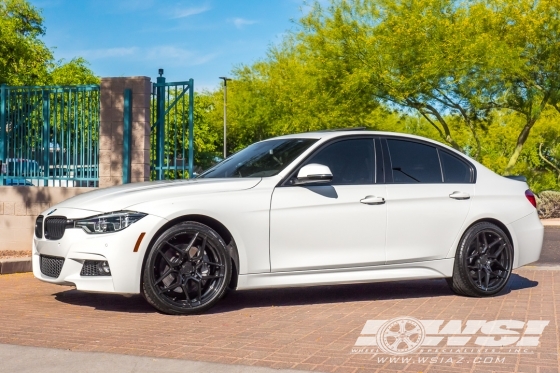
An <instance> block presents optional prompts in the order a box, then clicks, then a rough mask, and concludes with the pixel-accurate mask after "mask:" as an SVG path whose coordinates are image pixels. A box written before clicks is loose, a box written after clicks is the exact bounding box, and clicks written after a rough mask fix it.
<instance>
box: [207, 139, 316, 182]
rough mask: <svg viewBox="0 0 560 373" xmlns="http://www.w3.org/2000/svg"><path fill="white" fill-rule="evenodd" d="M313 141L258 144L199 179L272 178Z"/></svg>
mask: <svg viewBox="0 0 560 373" xmlns="http://www.w3.org/2000/svg"><path fill="white" fill-rule="evenodd" d="M316 141H317V139H278V140H268V141H263V142H259V143H256V144H253V145H250V146H248V147H247V148H245V149H243V150H241V151H240V152H238V153H235V154H234V155H232V156H231V157H229V158H226V159H225V160H224V161H223V162H221V163H219V164H217V165H216V166H214V167H212V168H211V169H209V170H208V171H206V172H204V173H203V174H202V175H200V176H199V177H200V178H224V177H266V176H274V175H276V174H278V173H279V172H280V171H282V170H283V169H284V168H286V166H288V165H289V164H290V163H292V161H293V160H294V159H296V158H297V157H298V156H299V155H300V154H301V153H303V152H304V151H305V150H307V149H308V148H309V147H310V146H311V145H312V144H313V143H315V142H316Z"/></svg>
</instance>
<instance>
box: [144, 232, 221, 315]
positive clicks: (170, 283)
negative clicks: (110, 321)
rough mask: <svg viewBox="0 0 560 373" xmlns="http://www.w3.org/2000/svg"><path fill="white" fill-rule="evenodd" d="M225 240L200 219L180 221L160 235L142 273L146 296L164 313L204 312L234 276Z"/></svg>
mask: <svg viewBox="0 0 560 373" xmlns="http://www.w3.org/2000/svg"><path fill="white" fill-rule="evenodd" d="M231 273H232V268H231V258H230V256H229V253H228V251H227V249H226V244H225V242H224V240H222V238H221V237H220V236H219V235H218V233H216V231H214V230H213V229H212V228H210V227H208V226H206V225H204V224H200V223H197V222H182V223H178V224H176V225H174V226H172V227H171V228H169V229H168V230H166V231H165V232H163V234H162V235H161V236H159V237H158V239H157V240H156V242H155V243H154V244H153V245H152V247H151V249H150V250H149V252H148V256H147V258H146V263H145V266H144V272H143V274H142V285H143V286H142V289H143V295H144V298H146V300H147V301H148V303H150V304H151V305H152V306H154V307H155V308H156V309H158V310H159V311H161V312H163V313H167V314H170V315H190V314H197V313H201V312H204V311H206V310H208V309H209V308H211V307H212V306H214V305H215V304H216V302H218V301H219V300H220V298H222V297H223V295H224V292H225V291H226V289H227V287H228V284H229V283H230V279H231Z"/></svg>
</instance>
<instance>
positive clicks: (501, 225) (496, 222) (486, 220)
mask: <svg viewBox="0 0 560 373" xmlns="http://www.w3.org/2000/svg"><path fill="white" fill-rule="evenodd" d="M478 223H491V224H494V225H496V226H498V228H500V229H501V230H503V231H504V233H505V234H506V235H507V237H508V239H509V242H510V243H511V247H512V248H513V253H514V258H513V259H514V261H515V242H514V241H513V236H512V235H511V232H510V231H509V229H508V227H507V226H506V225H505V224H504V223H502V222H501V221H499V220H497V219H494V218H481V219H478V220H475V221H473V222H472V223H471V224H469V225H468V226H467V227H466V228H465V229H464V230H463V232H462V233H461V236H460V237H459V240H458V241H457V242H458V243H460V242H461V240H462V238H463V236H464V235H465V233H466V232H467V231H468V230H469V229H470V228H471V227H472V226H473V225H475V224H478ZM455 255H457V246H456V247H455V248H454V249H453V257H455Z"/></svg>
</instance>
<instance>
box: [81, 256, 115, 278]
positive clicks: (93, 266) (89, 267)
mask: <svg viewBox="0 0 560 373" xmlns="http://www.w3.org/2000/svg"><path fill="white" fill-rule="evenodd" d="M80 276H111V268H110V267H109V262H107V261H106V260H103V261H101V260H86V261H84V265H83V266H82V271H81V272H80Z"/></svg>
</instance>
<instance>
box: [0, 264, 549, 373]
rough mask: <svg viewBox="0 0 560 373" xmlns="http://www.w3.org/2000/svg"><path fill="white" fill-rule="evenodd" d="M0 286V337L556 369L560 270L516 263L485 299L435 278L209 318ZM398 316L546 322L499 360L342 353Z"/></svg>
mask: <svg viewBox="0 0 560 373" xmlns="http://www.w3.org/2000/svg"><path fill="white" fill-rule="evenodd" d="M0 289H1V290H0V343H7V344H14V345H27V346H40V347H54V348H61V349H69V350H73V351H103V352H112V353H121V354H131V355H147V356H154V357H168V358H178V359H187V360H202V361H212V362H219V363H231V364H245V365H260V366H269V367H274V368H293V369H302V370H313V371H323V372H397V371H407V372H492V371H497V372H538V373H545V372H558V371H559V358H558V350H559V346H560V344H559V335H560V334H559V330H558V328H559V326H558V322H557V320H558V312H560V270H547V269H531V268H529V269H521V270H517V271H515V274H514V275H513V276H512V279H511V280H510V283H509V285H508V289H507V290H506V291H504V292H503V294H502V295H500V296H498V297H494V298H488V299H475V298H465V297H459V296H456V295H453V294H451V292H450V291H449V290H448V287H447V285H446V283H445V281H443V280H424V281H403V282H393V283H376V284H359V285H341V286H324V287H315V288H292V289H277V290H258V291H244V292H235V293H232V294H230V295H229V296H228V297H227V298H226V299H224V300H222V301H221V302H220V303H219V304H218V306H216V307H215V308H213V309H212V310H211V311H210V312H209V313H207V314H204V315H198V316H182V317H181V316H167V315H162V314H159V313H157V312H155V311H154V310H153V309H152V308H151V307H150V306H149V305H148V304H147V303H146V302H145V301H144V300H143V299H142V297H140V296H133V297H124V296H120V295H107V294H87V293H82V292H78V291H76V290H73V288H71V287H60V286H55V285H50V284H46V283H43V282H40V281H38V280H35V279H34V278H33V277H32V275H31V274H17V275H4V276H0ZM397 316H411V317H415V318H417V319H444V320H451V319H460V320H463V321H466V320H467V319H478V320H481V319H482V320H496V319H514V320H521V321H526V320H528V319H537V320H538V319H543V320H550V324H549V325H548V326H547V327H546V329H545V330H544V333H543V335H542V336H541V338H540V341H541V344H540V346H539V347H538V348H536V349H535V350H534V353H533V354H530V355H519V354H518V355H506V356H505V362H504V363H492V364H484V363H478V364H475V363H474V361H473V359H472V358H473V356H466V358H467V359H470V360H469V362H466V361H463V363H461V364H458V362H457V361H456V360H457V359H455V361H454V362H453V363H450V362H447V363H446V361H448V359H449V356H443V355H442V356H440V357H438V363H435V364H427V363H421V362H418V360H415V359H413V360H411V362H409V363H402V362H399V363H395V362H393V363H391V362H389V361H386V362H385V363H382V362H380V361H379V360H378V357H379V356H374V355H371V354H369V355H368V354H352V347H353V346H354V343H355V342H356V339H357V338H358V337H359V336H360V332H361V330H362V328H363V327H364V324H365V322H366V321H367V320H372V319H391V318H393V317H397ZM409 356H412V357H413V358H414V355H409ZM481 356H482V355H481ZM484 356H486V355H484ZM484 356H482V357H483V358H484ZM441 358H443V363H440V361H439V359H441ZM467 359H465V360H467Z"/></svg>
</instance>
